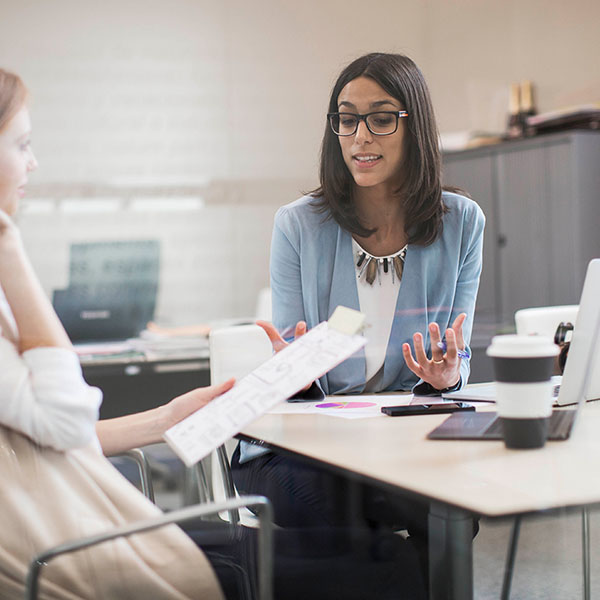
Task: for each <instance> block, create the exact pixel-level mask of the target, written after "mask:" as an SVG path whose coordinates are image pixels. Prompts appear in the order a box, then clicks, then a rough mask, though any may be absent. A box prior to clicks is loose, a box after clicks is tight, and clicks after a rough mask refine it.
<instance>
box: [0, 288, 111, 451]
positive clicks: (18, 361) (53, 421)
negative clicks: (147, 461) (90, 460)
mask: <svg viewBox="0 0 600 600" xmlns="http://www.w3.org/2000/svg"><path fill="white" fill-rule="evenodd" d="M0 311H1V312H2V315H3V316H4V321H7V322H8V324H10V323H12V322H14V320H13V318H12V314H11V312H10V308H9V306H8V303H7V302H6V299H5V298H4V294H3V293H2V291H1V290H0ZM6 327H7V324H6V323H5V328H6ZM2 334H3V335H2ZM14 334H15V332H12V331H11V332H4V333H3V332H2V331H1V329H0V423H2V424H3V425H5V426H7V427H10V428H11V429H15V430H17V431H20V432H21V433H23V434H25V435H26V436H27V437H29V438H31V439H32V440H33V441H35V442H37V443H38V444H40V445H42V446H50V447H51V448H54V449H56V450H67V449H69V448H77V447H80V446H86V445H88V444H89V443H93V444H94V445H95V446H96V447H97V448H99V442H98V438H97V437H96V429H95V426H96V421H97V420H98V410H99V408H100V404H101V403H102V392H101V391H100V390H99V389H98V388H94V387H91V386H89V385H88V384H87V383H86V382H85V380H84V379H83V375H82V372H81V366H80V364H79V360H78V358H77V355H76V354H75V353H74V352H73V351H71V350H67V349H65V348H34V349H32V350H27V351H26V352H24V353H23V354H19V351H18V349H17V347H16V346H15V343H14V342H13V341H11V339H9V338H11V337H14Z"/></svg>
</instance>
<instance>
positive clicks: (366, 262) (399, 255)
mask: <svg viewBox="0 0 600 600" xmlns="http://www.w3.org/2000/svg"><path fill="white" fill-rule="evenodd" d="M355 241H356V240H355ZM356 245H357V246H358V248H359V250H358V253H357V261H356V268H357V269H358V278H359V279H360V278H361V277H362V276H363V275H364V278H365V280H366V282H367V283H368V284H369V285H373V282H374V281H375V279H379V285H381V273H382V272H383V274H384V275H387V274H388V273H391V275H392V284H393V283H395V282H396V281H395V277H394V274H395V275H396V277H397V278H398V281H400V280H401V279H402V272H403V271H404V260H405V258H406V249H407V248H408V244H407V245H406V246H404V248H402V249H400V250H398V252H395V253H394V254H390V255H389V256H373V255H372V254H369V253H368V252H367V251H366V250H363V249H362V248H361V247H360V246H359V245H358V243H357V244H356Z"/></svg>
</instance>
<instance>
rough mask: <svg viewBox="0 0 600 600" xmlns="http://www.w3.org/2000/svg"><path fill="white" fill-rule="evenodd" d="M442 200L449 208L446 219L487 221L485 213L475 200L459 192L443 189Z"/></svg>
mask: <svg viewBox="0 0 600 600" xmlns="http://www.w3.org/2000/svg"><path fill="white" fill-rule="evenodd" d="M442 201H443V202H444V205H445V206H446V208H447V209H448V212H447V213H446V217H447V219H446V221H457V222H464V221H475V222H479V221H481V222H482V223H484V222H485V215H484V213H483V211H482V210H481V207H480V206H479V204H477V202H476V201H475V200H472V199H471V198H468V197H467V196H464V195H463V194H460V193H458V192H451V191H446V190H445V191H443V192H442Z"/></svg>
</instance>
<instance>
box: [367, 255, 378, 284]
mask: <svg viewBox="0 0 600 600" xmlns="http://www.w3.org/2000/svg"><path fill="white" fill-rule="evenodd" d="M376 275H377V260H376V259H374V258H369V262H368V264H367V283H368V284H369V285H373V282H374V281H375V277H376Z"/></svg>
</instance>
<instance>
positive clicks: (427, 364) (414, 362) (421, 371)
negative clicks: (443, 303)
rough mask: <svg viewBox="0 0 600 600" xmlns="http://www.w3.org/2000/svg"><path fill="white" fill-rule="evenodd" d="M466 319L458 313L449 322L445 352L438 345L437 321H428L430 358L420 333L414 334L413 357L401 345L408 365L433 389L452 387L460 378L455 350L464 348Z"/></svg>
mask: <svg viewBox="0 0 600 600" xmlns="http://www.w3.org/2000/svg"><path fill="white" fill-rule="evenodd" d="M466 318H467V315H466V314H465V313H461V314H460V315H458V317H456V319H455V321H454V323H452V327H451V328H450V329H446V352H445V353H444V351H443V350H442V349H441V348H440V347H439V346H438V343H439V342H441V341H442V338H441V334H440V328H439V326H438V324H437V323H431V324H430V325H429V339H430V340H431V359H429V358H428V357H427V354H426V352H425V347H424V345H423V335H422V334H421V333H419V332H417V333H415V334H414V335H413V343H414V347H415V358H413V355H412V352H411V349H410V345H409V344H403V345H402V354H403V355H404V360H405V361H406V365H407V367H408V368H409V369H410V370H411V371H412V372H413V373H415V375H418V376H419V377H420V378H421V379H422V380H423V381H425V382H427V383H428V384H429V385H431V386H433V387H434V388H435V389H436V390H443V389H445V388H449V387H453V386H455V385H456V384H457V383H458V382H459V380H460V361H461V359H460V357H459V356H458V350H464V348H465V341H464V338H463V332H462V327H463V323H464V322H465V319H466Z"/></svg>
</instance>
